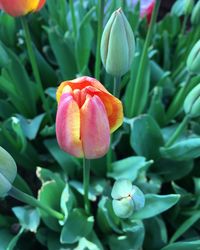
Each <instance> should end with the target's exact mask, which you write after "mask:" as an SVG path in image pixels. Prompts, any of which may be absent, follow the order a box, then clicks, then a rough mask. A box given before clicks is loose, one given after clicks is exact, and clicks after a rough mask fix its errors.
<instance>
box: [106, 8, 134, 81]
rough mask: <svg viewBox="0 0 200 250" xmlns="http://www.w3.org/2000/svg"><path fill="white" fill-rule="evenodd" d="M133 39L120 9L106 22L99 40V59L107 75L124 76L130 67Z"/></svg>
mask: <svg viewBox="0 0 200 250" xmlns="http://www.w3.org/2000/svg"><path fill="white" fill-rule="evenodd" d="M134 52H135V39H134V35H133V31H132V29H131V26H130V24H129V22H128V20H127V19H126V17H125V15H124V13H123V11H122V10H121V9H118V10H116V11H115V12H114V13H113V14H112V15H111V17H110V19H109V20H108V22H107V24H106V26H105V28H104V31H103V34H102V39H101V59H102V62H103V65H104V67H105V69H106V71H107V73H109V74H111V75H113V76H116V77H117V76H122V75H124V74H125V73H126V72H127V71H128V70H129V69H130V66H131V63H132V60H133V56H134Z"/></svg>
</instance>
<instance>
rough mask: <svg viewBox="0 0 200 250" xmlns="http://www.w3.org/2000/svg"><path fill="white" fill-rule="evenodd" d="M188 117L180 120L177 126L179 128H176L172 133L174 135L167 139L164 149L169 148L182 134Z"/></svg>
mask: <svg viewBox="0 0 200 250" xmlns="http://www.w3.org/2000/svg"><path fill="white" fill-rule="evenodd" d="M189 119H190V117H189V116H188V115H186V116H185V117H184V119H183V120H182V122H181V123H180V124H179V126H178V127H177V128H176V130H175V131H174V133H173V134H172V136H171V137H170V138H169V140H168V141H167V142H166V144H165V147H166V148H167V147H170V146H171V145H172V144H173V143H174V142H175V141H176V140H177V139H178V137H179V136H180V134H181V133H182V132H183V130H184V129H185V127H186V125H187V123H188V121H189Z"/></svg>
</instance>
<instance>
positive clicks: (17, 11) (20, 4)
mask: <svg viewBox="0 0 200 250" xmlns="http://www.w3.org/2000/svg"><path fill="white" fill-rule="evenodd" d="M45 2H46V0H15V1H11V0H0V9H2V10H3V11H5V12H6V13H8V14H9V15H11V16H14V17H17V16H23V15H26V14H28V13H30V12H36V11H39V10H40V9H41V8H42V7H43V5H44V4H45Z"/></svg>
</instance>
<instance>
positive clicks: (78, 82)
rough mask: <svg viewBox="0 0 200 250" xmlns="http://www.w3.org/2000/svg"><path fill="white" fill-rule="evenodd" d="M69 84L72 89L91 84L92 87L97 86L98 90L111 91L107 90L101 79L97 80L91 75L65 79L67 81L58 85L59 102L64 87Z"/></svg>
mask: <svg viewBox="0 0 200 250" xmlns="http://www.w3.org/2000/svg"><path fill="white" fill-rule="evenodd" d="M67 85H69V86H70V87H71V88H72V90H75V89H80V90H82V89H84V88H86V87H89V86H91V87H94V88H96V89H97V90H100V91H102V92H105V93H108V94H109V92H108V91H107V90H106V88H105V87H104V86H103V85H102V84H101V83H100V82H99V81H97V80H96V79H94V78H92V77H89V76H82V77H79V78H77V79H75V80H70V81H65V82H62V83H61V84H60V86H59V87H58V89H57V92H56V99H57V102H59V100H60V97H61V95H62V91H63V88H64V87H65V86H67Z"/></svg>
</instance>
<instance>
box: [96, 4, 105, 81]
mask: <svg viewBox="0 0 200 250" xmlns="http://www.w3.org/2000/svg"><path fill="white" fill-rule="evenodd" d="M97 10H98V29H97V48H96V60H95V78H96V79H97V80H100V68H101V58H100V47H101V35H102V29H103V12H104V0H98V8H97Z"/></svg>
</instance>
